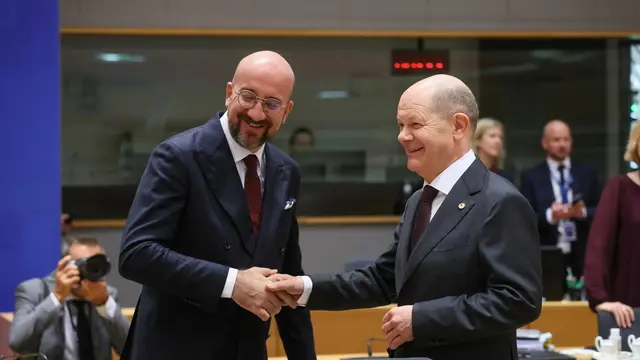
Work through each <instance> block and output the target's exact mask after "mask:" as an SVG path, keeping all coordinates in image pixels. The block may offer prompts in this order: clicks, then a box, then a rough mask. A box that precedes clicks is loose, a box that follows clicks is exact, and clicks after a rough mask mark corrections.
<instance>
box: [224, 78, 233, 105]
mask: <svg viewBox="0 0 640 360" xmlns="http://www.w3.org/2000/svg"><path fill="white" fill-rule="evenodd" d="M231 100H233V84H232V83H231V82H228V83H227V88H226V90H225V99H224V106H226V107H229V104H231Z"/></svg>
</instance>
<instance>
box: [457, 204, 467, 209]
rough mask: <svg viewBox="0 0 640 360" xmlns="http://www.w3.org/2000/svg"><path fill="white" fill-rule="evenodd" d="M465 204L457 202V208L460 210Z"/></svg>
mask: <svg viewBox="0 0 640 360" xmlns="http://www.w3.org/2000/svg"><path fill="white" fill-rule="evenodd" d="M465 206H466V205H465V204H464V203H460V204H458V209H460V210H462V209H464V207H465Z"/></svg>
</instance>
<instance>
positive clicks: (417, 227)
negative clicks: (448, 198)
mask: <svg viewBox="0 0 640 360" xmlns="http://www.w3.org/2000/svg"><path fill="white" fill-rule="evenodd" d="M437 195H438V190H436V189H435V188H433V187H431V186H430V185H425V186H424V188H423V189H422V195H421V196H420V202H419V203H418V209H417V211H416V217H415V219H414V221H413V230H412V231H411V251H413V249H414V248H415V247H416V244H418V241H419V240H420V236H422V234H423V233H424V232H425V231H426V230H427V226H429V221H430V219H431V203H433V199H435V198H436V196H437Z"/></svg>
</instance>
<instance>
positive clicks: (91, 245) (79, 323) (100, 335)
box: [9, 236, 129, 360]
mask: <svg viewBox="0 0 640 360" xmlns="http://www.w3.org/2000/svg"><path fill="white" fill-rule="evenodd" d="M97 254H104V249H103V248H102V247H101V246H100V244H99V243H98V240H97V239H95V238H92V237H85V236H81V237H72V238H70V239H69V240H67V241H66V242H65V244H64V248H63V255H64V257H63V258H62V259H60V261H59V262H58V266H57V268H56V271H55V272H53V273H51V274H50V275H49V276H47V277H45V278H43V279H30V280H27V281H24V282H23V283H21V284H20V285H18V287H17V288H16V301H15V312H14V317H13V322H12V323H11V329H10V330H9V346H10V347H11V349H13V351H15V352H16V353H20V354H35V353H41V354H44V355H45V356H47V358H48V359H49V360H111V358H112V355H111V349H112V348H113V349H114V350H115V351H116V353H118V354H120V352H121V351H122V348H123V347H124V343H125V340H126V338H127V332H128V330H129V321H128V320H127V319H126V318H125V317H124V316H123V315H122V311H121V310H120V305H118V292H117V290H116V289H115V288H113V287H111V286H108V285H107V283H106V282H105V281H89V280H87V279H81V276H80V271H79V269H78V266H76V265H75V264H73V263H71V261H72V260H78V259H81V258H89V257H91V256H94V255H97ZM33 359H34V360H36V358H35V357H33ZM38 359H40V357H38Z"/></svg>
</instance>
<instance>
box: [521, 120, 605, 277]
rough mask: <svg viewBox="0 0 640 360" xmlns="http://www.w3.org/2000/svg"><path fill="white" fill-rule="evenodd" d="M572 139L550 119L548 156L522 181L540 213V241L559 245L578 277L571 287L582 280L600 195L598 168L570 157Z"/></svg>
mask: <svg viewBox="0 0 640 360" xmlns="http://www.w3.org/2000/svg"><path fill="white" fill-rule="evenodd" d="M572 142H573V140H572V138H571V130H570V129H569V126H568V125H567V124H566V123H565V122H564V121H562V120H551V121H549V122H548V123H547V125H546V126H545V127H544V134H543V137H542V148H543V149H544V150H545V152H546V154H547V159H546V160H545V161H544V162H541V163H540V164H538V165H536V166H535V167H533V168H531V169H529V170H527V171H524V172H523V174H522V180H521V183H520V184H521V189H520V190H521V192H522V194H523V195H524V196H525V197H526V198H527V199H528V200H529V202H530V203H531V206H533V208H534V210H535V211H536V213H537V214H538V232H539V234H540V243H541V245H552V246H557V247H558V248H560V249H561V250H562V253H563V254H565V265H566V268H567V277H568V278H569V280H577V281H578V283H577V284H576V283H575V282H573V283H570V284H569V286H568V287H569V288H570V287H571V286H572V285H575V286H579V284H580V283H581V282H582V268H583V265H584V255H585V249H586V243H587V237H588V236H589V228H590V226H591V220H592V218H593V214H594V212H595V208H596V206H597V205H598V199H599V197H600V187H599V185H598V177H597V174H596V172H595V171H594V170H593V169H591V168H590V167H588V166H586V165H583V164H580V163H578V162H575V161H572V160H571V158H570V155H571V148H572ZM565 286H567V284H566V283H565Z"/></svg>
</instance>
